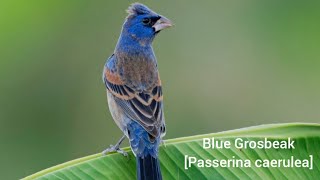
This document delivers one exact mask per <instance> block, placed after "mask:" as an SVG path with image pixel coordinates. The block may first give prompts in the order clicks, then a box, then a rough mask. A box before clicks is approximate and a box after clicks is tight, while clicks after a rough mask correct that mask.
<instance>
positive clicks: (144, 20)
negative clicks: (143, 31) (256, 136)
mask: <svg viewBox="0 0 320 180" xmlns="http://www.w3.org/2000/svg"><path fill="white" fill-rule="evenodd" d="M142 23H143V24H145V25H148V24H150V23H151V19H150V18H144V19H143V20H142Z"/></svg>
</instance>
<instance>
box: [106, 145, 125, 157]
mask: <svg viewBox="0 0 320 180" xmlns="http://www.w3.org/2000/svg"><path fill="white" fill-rule="evenodd" d="M111 152H118V153H120V154H122V155H123V156H125V157H127V156H128V153H127V152H125V151H124V150H122V149H120V147H119V146H117V145H115V146H114V145H110V147H109V148H107V149H105V150H104V151H102V154H103V155H106V154H108V153H111Z"/></svg>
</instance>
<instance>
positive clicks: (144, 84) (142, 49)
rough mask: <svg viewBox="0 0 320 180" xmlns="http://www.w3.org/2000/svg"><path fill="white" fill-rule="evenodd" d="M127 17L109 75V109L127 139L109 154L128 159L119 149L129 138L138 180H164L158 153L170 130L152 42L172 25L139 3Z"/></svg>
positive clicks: (106, 79) (106, 73)
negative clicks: (163, 138) (120, 154)
mask: <svg viewBox="0 0 320 180" xmlns="http://www.w3.org/2000/svg"><path fill="white" fill-rule="evenodd" d="M127 12H128V13H129V15H128V16H127V18H126V20H125V22H124V24H123V27H122V31H121V35H120V37H119V40H118V43H117V46H116V48H115V50H114V53H113V55H112V56H111V57H110V58H109V59H108V60H107V62H106V64H105V67H104V71H103V81H104V83H105V85H106V88H107V96H108V104H109V109H110V112H111V115H112V117H113V119H114V121H115V122H116V124H117V125H118V127H119V128H120V129H121V130H122V131H123V133H124V135H123V136H122V138H121V139H120V140H119V142H118V143H117V144H116V145H115V146H112V145H111V147H110V148H108V149H106V150H105V151H104V152H103V153H104V154H106V153H108V152H112V151H117V152H119V153H122V154H124V155H127V154H126V152H124V151H123V150H121V149H120V148H119V146H120V144H121V142H122V141H123V140H124V139H125V137H127V138H128V139H129V141H130V146H131V149H132V151H133V153H134V155H135V156H136V159H137V177H138V179H148V180H151V179H162V176H161V171H160V166H159V161H158V148H159V143H160V142H161V138H162V137H163V136H164V135H165V131H166V129H165V120H164V113H163V96H162V86H161V80H160V76H159V72H158V68H157V60H156V57H155V54H154V52H153V49H152V41H153V39H154V38H155V36H156V35H157V34H158V33H159V32H160V31H161V30H163V29H165V28H168V27H171V26H172V23H171V21H170V20H168V19H167V18H165V17H164V16H162V15H159V14H157V13H155V12H154V11H152V10H151V9H149V8H148V7H146V6H145V5H143V4H139V3H134V4H132V5H131V6H130V7H129V9H128V10H127Z"/></svg>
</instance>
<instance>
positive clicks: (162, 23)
mask: <svg viewBox="0 0 320 180" xmlns="http://www.w3.org/2000/svg"><path fill="white" fill-rule="evenodd" d="M171 26H173V23H172V22H171V21H170V20H169V19H167V18H166V17H163V16H161V18H160V19H159V20H158V21H157V22H156V23H155V24H154V25H153V26H152V27H153V28H154V29H155V31H156V32H159V31H161V30H162V29H166V28H169V27H171Z"/></svg>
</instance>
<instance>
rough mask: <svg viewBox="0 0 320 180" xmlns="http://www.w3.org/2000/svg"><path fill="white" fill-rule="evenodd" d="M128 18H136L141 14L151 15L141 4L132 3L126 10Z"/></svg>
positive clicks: (150, 11)
mask: <svg viewBox="0 0 320 180" xmlns="http://www.w3.org/2000/svg"><path fill="white" fill-rule="evenodd" d="M127 13H128V14H129V16H136V15H141V14H150V13H153V12H152V10H151V9H149V8H148V7H147V6H145V5H143V4H141V3H133V4H131V6H129V8H128V9H127Z"/></svg>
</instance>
